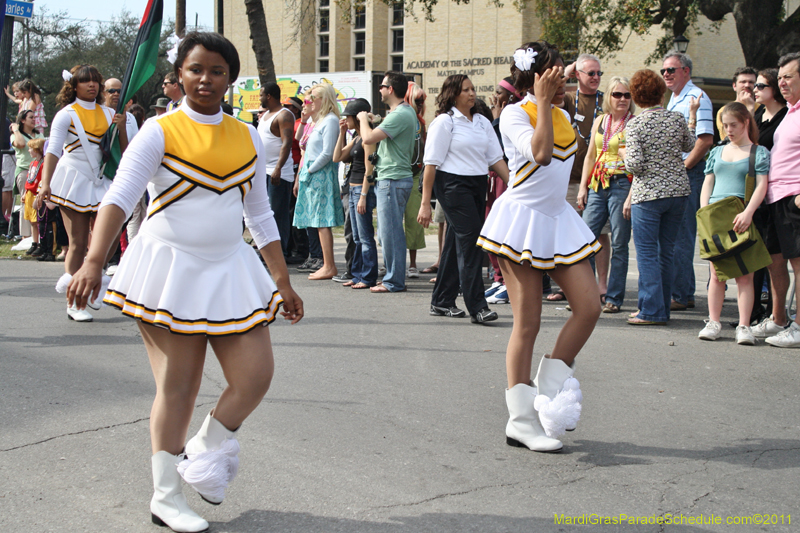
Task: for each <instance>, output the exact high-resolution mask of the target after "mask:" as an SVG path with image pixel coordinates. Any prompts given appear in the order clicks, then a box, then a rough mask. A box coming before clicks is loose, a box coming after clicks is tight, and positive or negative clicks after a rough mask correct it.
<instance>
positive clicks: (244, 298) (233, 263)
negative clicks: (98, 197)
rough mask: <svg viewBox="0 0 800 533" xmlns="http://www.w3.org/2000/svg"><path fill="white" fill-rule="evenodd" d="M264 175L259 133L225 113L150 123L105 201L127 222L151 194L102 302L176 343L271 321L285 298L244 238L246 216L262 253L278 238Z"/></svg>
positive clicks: (176, 114) (184, 110) (180, 114)
mask: <svg viewBox="0 0 800 533" xmlns="http://www.w3.org/2000/svg"><path fill="white" fill-rule="evenodd" d="M266 175H267V174H266V167H265V166H264V153H263V147H262V146H261V142H260V140H259V139H258V133H257V132H256V130H255V128H253V127H252V126H247V125H245V124H243V123H241V122H239V121H238V120H236V119H234V118H232V117H229V116H227V115H223V113H222V111H220V112H219V113H217V114H216V115H213V116H208V115H201V114H199V113H196V112H194V111H192V110H191V109H190V108H189V107H188V105H186V104H184V105H182V106H181V107H180V108H178V109H177V110H175V111H173V112H170V113H167V114H165V115H162V116H160V117H158V118H157V119H155V120H149V121H148V122H147V123H146V124H145V125H144V127H143V128H142V130H141V131H140V132H139V134H138V135H136V137H135V138H134V139H133V141H131V144H130V145H128V148H127V150H126V151H125V155H124V157H123V158H122V161H121V163H120V166H119V169H118V171H117V175H116V177H115V178H114V183H113V185H112V186H111V189H110V190H109V191H108V194H107V195H106V197H105V198H104V199H103V205H104V206H105V205H109V204H113V205H117V206H118V207H120V208H121V209H122V210H123V211H124V212H125V216H126V217H129V216H130V214H131V212H132V211H133V208H134V206H135V205H136V202H137V201H139V199H140V198H141V197H142V194H143V193H144V190H145V188H147V190H148V192H149V194H150V205H149V206H148V208H147V219H146V220H145V221H144V222H143V223H142V226H141V229H140V230H139V234H138V235H137V236H136V237H135V238H134V239H133V241H131V243H130V245H129V246H128V249H127V250H126V251H125V255H123V257H122V261H121V262H120V265H119V268H118V269H117V272H116V274H115V275H114V277H113V279H112V281H111V284H110V285H109V288H108V291H107V292H106V295H105V298H104V299H103V301H104V302H105V303H107V304H109V305H112V306H114V307H117V308H119V309H121V310H122V313H123V314H125V315H127V316H130V317H133V318H137V319H139V320H142V321H143V322H145V323H147V324H153V325H156V326H161V327H164V328H167V329H169V330H170V331H171V332H173V333H178V334H187V335H191V334H206V335H231V334H238V333H245V332H247V331H249V330H250V329H252V328H254V327H256V326H258V325H264V326H266V325H267V324H269V323H270V322H272V321H273V320H274V319H275V315H276V313H277V311H278V306H279V305H280V304H281V303H282V302H283V299H282V298H281V296H280V294H279V293H278V290H277V289H276V287H275V283H274V282H273V281H272V279H271V278H270V276H269V274H267V271H266V269H265V268H264V266H263V265H262V264H261V261H260V260H259V259H258V257H257V255H256V252H255V251H254V250H253V248H251V247H250V246H248V245H247V244H246V243H245V242H244V240H243V239H242V212H243V210H244V220H245V223H246V224H247V227H248V228H249V229H250V233H251V234H252V235H253V239H254V240H255V242H256V244H257V245H258V247H259V248H262V247H264V246H266V245H267V244H269V243H270V242H272V241H276V240H279V239H280V236H279V234H278V228H277V226H276V224H275V220H274V218H273V214H272V209H271V208H270V205H269V198H268V196H267V182H266ZM148 182H149V183H148ZM101 207H102V206H101Z"/></svg>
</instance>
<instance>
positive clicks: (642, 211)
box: [631, 196, 687, 322]
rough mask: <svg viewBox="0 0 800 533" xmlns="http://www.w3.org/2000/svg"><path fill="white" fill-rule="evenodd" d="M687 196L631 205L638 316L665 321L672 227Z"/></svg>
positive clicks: (680, 218)
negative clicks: (637, 270) (636, 274)
mask: <svg viewBox="0 0 800 533" xmlns="http://www.w3.org/2000/svg"><path fill="white" fill-rule="evenodd" d="M686 202H687V197H686V196H681V197H679V198H661V199H659V200H650V201H648V202H642V203H640V204H633V205H632V206H631V223H632V224H631V225H632V227H633V240H634V242H635V243H636V263H637V265H638V266H639V305H638V307H639V315H638V316H639V318H641V319H643V320H653V321H656V322H666V321H667V320H669V304H670V293H671V283H672V268H673V252H674V250H675V248H676V246H675V241H676V232H675V228H677V227H679V225H680V223H681V221H682V220H683V216H684V213H685V212H686Z"/></svg>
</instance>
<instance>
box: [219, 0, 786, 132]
mask: <svg viewBox="0 0 800 533" xmlns="http://www.w3.org/2000/svg"><path fill="white" fill-rule="evenodd" d="M263 1H264V9H265V12H266V15H267V25H268V30H269V35H270V40H271V43H272V51H273V55H274V62H275V71H276V73H278V74H296V73H306V72H336V71H354V70H367V71H384V70H389V69H394V70H400V69H402V70H403V71H405V72H407V73H417V74H420V75H421V77H422V78H421V79H422V86H423V88H424V89H425V90H426V92H427V93H428V95H429V100H428V102H429V104H428V111H427V114H428V117H427V118H429V119H431V118H432V117H433V113H434V105H433V97H435V95H436V94H438V92H439V89H440V88H441V86H442V82H443V81H444V79H445V78H446V77H447V76H448V75H450V74H456V73H464V74H467V75H469V77H470V79H471V80H472V82H473V83H474V84H475V87H476V89H477V91H478V94H479V96H481V97H483V98H488V96H489V95H490V94H491V93H492V92H493V90H494V86H495V84H496V83H497V81H499V80H500V79H502V78H503V77H505V76H508V75H509V67H510V63H509V61H510V56H511V54H512V53H513V51H514V49H515V48H516V47H518V46H519V45H520V44H522V43H523V42H525V41H530V40H536V39H537V38H538V37H539V34H540V31H541V25H540V23H539V20H538V19H537V17H536V15H535V13H534V8H533V2H529V3H528V6H527V7H526V8H524V9H523V10H522V11H521V12H519V11H517V10H516V9H515V8H514V7H512V5H511V2H505V4H506V5H505V7H502V8H498V7H495V6H493V5H488V4H487V1H486V0H473V1H472V2H470V3H469V4H456V3H454V2H450V1H447V0H441V1H440V2H439V4H437V5H436V6H435V8H434V11H433V15H434V17H435V19H436V20H435V22H426V21H425V20H424V18H422V17H419V19H418V20H414V19H413V17H409V16H407V15H405V14H404V11H403V3H402V2H395V3H394V4H393V5H387V4H385V3H383V2H382V1H380V0H367V1H366V3H363V2H361V3H359V2H358V1H357V0H353V13H352V15H351V21H350V23H345V22H343V21H342V17H341V13H340V12H339V8H338V7H337V5H336V4H335V3H334V2H333V1H332V0H316V2H317V6H316V13H317V22H318V23H317V25H316V27H314V28H311V29H310V30H309V31H306V32H304V33H303V34H302V35H301V36H300V39H298V40H293V39H292V34H293V32H294V31H295V27H294V25H293V23H292V17H291V16H289V14H288V13H286V9H287V8H286V5H287V4H286V3H285V2H283V1H278V0H263ZM298 1H307V0H298ZM221 3H222V17H221V18H222V24H221V27H222V30H223V32H224V34H225V35H226V36H227V37H228V38H229V39H231V41H233V43H234V44H235V45H236V47H237V48H238V49H239V52H240V54H241V56H242V73H241V75H242V76H255V75H257V73H256V61H255V56H254V54H253V51H252V46H251V42H250V38H249V35H250V30H249V26H248V23H247V15H246V13H245V8H244V4H243V2H241V0H222V2H221ZM798 4H800V0H790V1H788V5H787V11H788V12H789V13H791V12H792V11H793V10H794V9H795V8H796V7H797V5H798ZM658 34H659V32H658V29H657V28H654V29H653V31H652V33H651V35H646V36H644V37H637V36H632V37H631V38H630V39H629V40H628V41H627V44H626V46H625V48H624V49H623V50H622V51H620V52H618V53H617V54H615V55H614V56H613V57H609V58H603V70H604V71H605V77H606V79H607V78H608V77H609V76H611V75H625V76H630V75H631V74H633V73H634V72H635V71H636V70H637V69H639V68H642V67H645V66H648V67H650V68H654V69H658V68H660V63H658V64H654V65H647V64H646V63H645V60H646V58H647V56H648V55H650V53H651V51H652V50H653V49H654V48H655V41H656V39H657V35H658ZM687 37H688V38H689V39H690V43H689V48H688V53H689V55H690V56H691V57H692V59H693V61H694V71H693V77H694V79H695V83H697V84H698V85H700V86H701V87H703V88H704V89H705V90H706V92H707V93H708V94H709V96H710V97H711V98H712V100H713V101H714V103H715V105H717V106H718V105H722V104H724V103H726V102H728V101H729V100H731V99H732V98H733V97H734V95H733V91H732V90H731V88H730V85H731V84H730V76H731V75H732V74H733V71H734V70H735V69H736V68H737V67H738V66H741V65H743V64H744V56H743V54H742V51H741V47H740V45H739V41H738V37H737V35H736V28H735V25H734V23H733V17H732V15H728V18H727V19H726V20H725V21H724V23H723V24H722V25H721V27H720V30H719V31H718V32H717V31H715V30H714V29H712V27H711V24H710V23H709V21H708V20H706V19H705V18H703V17H701V22H700V31H699V34H689V35H687ZM601 89H604V87H602V86H601Z"/></svg>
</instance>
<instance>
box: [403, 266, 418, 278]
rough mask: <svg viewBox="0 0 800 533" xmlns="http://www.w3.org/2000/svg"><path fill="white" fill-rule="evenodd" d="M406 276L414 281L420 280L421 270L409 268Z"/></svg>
mask: <svg viewBox="0 0 800 533" xmlns="http://www.w3.org/2000/svg"><path fill="white" fill-rule="evenodd" d="M406 276H408V277H409V278H412V279H413V278H418V277H419V270H417V267H409V268H408V271H407V272H406Z"/></svg>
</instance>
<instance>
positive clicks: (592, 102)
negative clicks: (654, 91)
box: [547, 54, 611, 301]
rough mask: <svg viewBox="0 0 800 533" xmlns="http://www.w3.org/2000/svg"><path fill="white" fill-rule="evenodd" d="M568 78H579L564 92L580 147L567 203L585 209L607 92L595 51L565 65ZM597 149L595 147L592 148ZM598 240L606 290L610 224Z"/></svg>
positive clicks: (602, 287) (559, 297)
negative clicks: (583, 191) (587, 166)
mask: <svg viewBox="0 0 800 533" xmlns="http://www.w3.org/2000/svg"><path fill="white" fill-rule="evenodd" d="M564 75H565V76H567V77H568V78H573V77H574V78H577V79H578V89H577V90H575V91H570V92H567V94H566V95H565V96H564V110H565V111H566V112H567V113H569V116H570V118H572V125H573V127H574V128H575V136H576V137H577V139H578V151H577V152H576V153H575V160H574V161H573V163H572V172H571V173H570V175H569V188H568V189H567V203H569V204H570V205H571V206H573V207H574V208H575V209H577V210H582V209H583V207H581V206H579V205H578V203H577V201H576V199H577V197H578V192H579V189H580V184H581V174H582V173H583V163H584V160H585V159H586V155H587V154H588V153H589V144H590V142H591V141H590V139H591V133H592V124H594V121H595V119H596V118H597V117H599V116H600V115H602V114H603V92H602V91H600V90H599V87H600V82H601V81H602V77H603V71H601V70H600V59H599V58H597V56H593V55H591V54H581V55H579V56H578V59H577V60H575V63H572V64H571V65H569V66H567V67H566V68H565V69H564ZM592 153H594V150H592ZM602 231H604V233H601V234H600V235H599V236H598V237H597V240H598V241H599V242H600V244H601V245H602V246H603V247H602V248H601V249H600V251H599V252H598V253H597V255H596V256H595V264H596V266H597V272H598V278H599V279H600V293H601V294H605V292H606V291H605V289H606V280H607V279H608V269H609V264H610V261H611V239H610V238H609V232H610V231H611V228H610V226H609V225H608V224H606V226H605V227H604V228H603V230H602ZM547 299H548V300H550V301H559V300H562V299H563V297H562V295H561V293H560V292H555V293H552V294H551V295H549V296H548V297H547Z"/></svg>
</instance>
